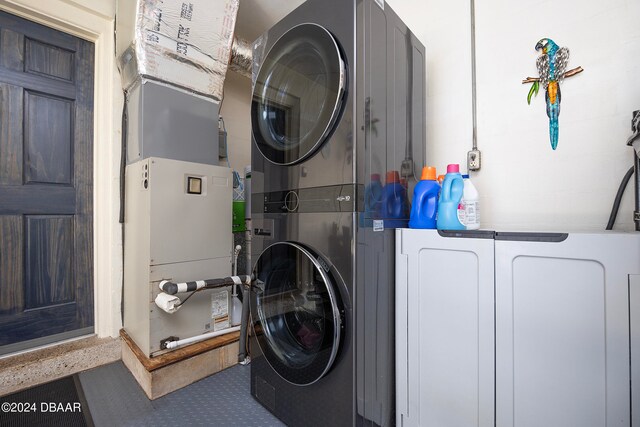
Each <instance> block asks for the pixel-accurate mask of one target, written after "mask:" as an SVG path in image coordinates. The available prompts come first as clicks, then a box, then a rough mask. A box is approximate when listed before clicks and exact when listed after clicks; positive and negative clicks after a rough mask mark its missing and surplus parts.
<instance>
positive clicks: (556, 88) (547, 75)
mask: <svg viewBox="0 0 640 427" xmlns="http://www.w3.org/2000/svg"><path fill="white" fill-rule="evenodd" d="M535 49H536V51H539V52H540V56H538V59H537V60H536V67H537V68H538V74H539V77H527V78H526V79H524V80H523V81H522V83H523V84H526V83H532V85H531V89H529V94H528V95H527V103H528V104H531V97H532V96H533V95H537V94H538V90H539V89H540V86H542V87H543V88H544V92H545V101H546V103H547V116H548V117H549V140H550V141H551V148H552V149H554V150H555V149H556V148H557V147H558V116H559V115H560V101H561V98H562V96H561V93H560V83H562V81H563V80H564V78H565V77H571V76H574V75H576V74H578V73H581V72H582V71H583V69H582V67H576V68H573V69H571V70H567V64H568V63H569V49H568V48H566V47H559V46H558V45H557V44H556V43H555V42H554V41H553V40H551V39H549V38H544V39H540V41H538V43H536V47H535Z"/></svg>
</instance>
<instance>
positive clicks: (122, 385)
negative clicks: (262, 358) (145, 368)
mask: <svg viewBox="0 0 640 427" xmlns="http://www.w3.org/2000/svg"><path fill="white" fill-rule="evenodd" d="M250 370H251V368H250V367H249V366H242V365H236V366H233V367H231V368H229V369H226V370H224V371H222V372H219V373H217V374H214V375H211V376H209V377H207V378H204V379H202V380H200V381H198V382H196V383H193V384H191V385H189V386H187V387H184V388H182V389H180V390H177V391H175V392H173V393H170V394H168V395H166V396H163V397H161V398H159V399H156V400H154V401H150V400H149V399H147V397H146V395H145V394H144V392H143V391H142V389H141V388H140V386H139V385H138V383H137V382H136V380H135V379H134V378H133V376H132V375H131V373H129V371H128V370H127V368H126V367H125V366H124V364H122V362H116V363H112V364H109V365H105V366H101V367H99V368H96V369H92V370H90V371H87V372H83V373H81V374H80V381H81V382H82V388H83V389H84V393H85V396H86V399H87V402H88V404H89V408H90V410H91V415H92V417H93V421H94V423H95V425H96V427H102V426H105V427H113V426H153V427H156V426H158V427H160V426H167V427H177V426H190V427H191V426H256V427H258V426H260V427H262V426H264V427H270V426H284V424H283V423H282V422H280V421H279V420H278V419H277V418H275V417H274V416H273V415H272V414H271V413H270V412H269V411H267V410H266V409H265V408H264V407H263V406H262V405H260V404H259V403H258V402H256V401H255V399H253V397H252V396H251V394H250V392H249V382H250Z"/></svg>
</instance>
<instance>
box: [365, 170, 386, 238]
mask: <svg viewBox="0 0 640 427" xmlns="http://www.w3.org/2000/svg"><path fill="white" fill-rule="evenodd" d="M380 203H382V182H381V181H380V174H379V173H372V174H371V181H370V182H369V185H367V187H366V188H365V190H364V212H363V213H362V214H360V226H361V227H371V226H372V225H373V220H374V219H378V218H380V210H381V207H380Z"/></svg>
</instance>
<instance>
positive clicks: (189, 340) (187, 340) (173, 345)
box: [167, 326, 240, 350]
mask: <svg viewBox="0 0 640 427" xmlns="http://www.w3.org/2000/svg"><path fill="white" fill-rule="evenodd" d="M239 330H240V326H234V327H232V328H227V329H222V330H220V331H215V332H208V333H206V334H202V335H196V336H195V337H191V338H185V339H183V340H178V341H170V342H168V343H167V348H168V349H169V350H171V349H173V348H176V347H178V346H181V345H186V344H191V343H194V342H198V341H203V340H206V339H209V338H213V337H218V336H220V335H224V334H228V333H230V332H236V331H239Z"/></svg>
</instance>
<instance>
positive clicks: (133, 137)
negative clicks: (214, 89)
mask: <svg viewBox="0 0 640 427" xmlns="http://www.w3.org/2000/svg"><path fill="white" fill-rule="evenodd" d="M219 109H220V104H219V102H218V101H216V100H213V99H209V98H205V97H203V96H200V95H196V94H194V93H191V92H188V91H186V90H183V89H180V88H177V87H175V86H171V85H169V84H167V83H160V82H156V81H154V80H148V79H144V78H142V79H139V80H138V81H137V82H136V83H135V84H134V85H133V87H132V88H131V89H130V90H129V93H128V96H127V128H128V131H127V164H131V163H133V162H136V161H138V160H141V159H146V158H149V157H162V158H165V159H174V160H182V161H187V162H196V163H204V164H208V165H217V164H218V161H219V159H218V111H219Z"/></svg>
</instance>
